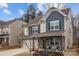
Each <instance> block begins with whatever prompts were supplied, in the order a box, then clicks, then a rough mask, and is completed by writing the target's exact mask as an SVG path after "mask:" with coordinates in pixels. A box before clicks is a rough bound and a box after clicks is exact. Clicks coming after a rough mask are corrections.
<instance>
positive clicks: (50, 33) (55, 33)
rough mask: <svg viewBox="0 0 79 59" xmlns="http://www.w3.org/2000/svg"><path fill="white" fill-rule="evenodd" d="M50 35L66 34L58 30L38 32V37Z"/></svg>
mask: <svg viewBox="0 0 79 59" xmlns="http://www.w3.org/2000/svg"><path fill="white" fill-rule="evenodd" d="M50 36H64V33H63V32H62V31H59V32H58V31H56V32H45V33H41V34H38V37H50Z"/></svg>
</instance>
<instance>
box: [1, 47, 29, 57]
mask: <svg viewBox="0 0 79 59" xmlns="http://www.w3.org/2000/svg"><path fill="white" fill-rule="evenodd" d="M22 52H28V50H27V49H25V48H17V49H11V50H6V51H0V56H14V55H16V54H18V53H22Z"/></svg>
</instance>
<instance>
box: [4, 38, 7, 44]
mask: <svg viewBox="0 0 79 59" xmlns="http://www.w3.org/2000/svg"><path fill="white" fill-rule="evenodd" d="M6 38H7V37H4V45H5V46H6Z"/></svg>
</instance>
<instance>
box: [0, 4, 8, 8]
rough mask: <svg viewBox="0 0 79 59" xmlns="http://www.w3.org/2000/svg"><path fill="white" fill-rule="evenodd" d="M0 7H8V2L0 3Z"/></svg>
mask: <svg viewBox="0 0 79 59" xmlns="http://www.w3.org/2000/svg"><path fill="white" fill-rule="evenodd" d="M0 8H8V4H7V3H0Z"/></svg>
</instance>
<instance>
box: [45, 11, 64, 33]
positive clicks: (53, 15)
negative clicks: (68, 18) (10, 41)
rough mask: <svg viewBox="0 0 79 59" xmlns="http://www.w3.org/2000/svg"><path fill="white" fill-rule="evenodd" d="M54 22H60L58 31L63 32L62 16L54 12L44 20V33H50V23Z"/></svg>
mask: <svg viewBox="0 0 79 59" xmlns="http://www.w3.org/2000/svg"><path fill="white" fill-rule="evenodd" d="M55 20H59V21H60V31H63V30H64V16H63V15H62V14H60V13H59V12H57V11H55V12H52V13H51V14H50V15H49V16H48V18H47V19H46V32H49V31H50V21H55Z"/></svg>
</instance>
